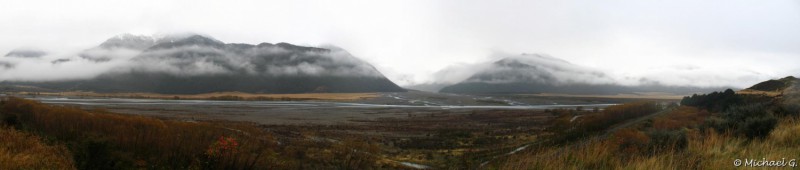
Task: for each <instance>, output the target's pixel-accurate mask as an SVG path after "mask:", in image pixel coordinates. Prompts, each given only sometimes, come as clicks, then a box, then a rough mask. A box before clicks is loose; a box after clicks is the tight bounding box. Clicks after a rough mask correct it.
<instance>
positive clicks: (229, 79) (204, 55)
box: [13, 35, 405, 94]
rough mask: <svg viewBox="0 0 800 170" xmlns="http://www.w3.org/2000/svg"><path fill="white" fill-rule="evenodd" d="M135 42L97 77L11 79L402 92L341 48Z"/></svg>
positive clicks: (158, 87)
mask: <svg viewBox="0 0 800 170" xmlns="http://www.w3.org/2000/svg"><path fill="white" fill-rule="evenodd" d="M139 40H142V39H139V38H134V41H132V42H134V45H130V44H126V43H114V44H115V46H112V47H110V48H115V49H119V48H123V50H125V51H134V52H136V53H137V55H135V57H132V58H131V59H130V60H129V61H128V63H127V64H125V65H122V66H120V67H116V68H114V69H111V70H110V71H108V72H106V73H103V74H101V75H99V76H97V77H95V78H92V79H88V80H68V81H48V82H13V83H14V84H19V85H30V86H37V87H42V88H48V89H54V90H60V91H77V90H80V91H95V92H152V93H164V94H197V93H210V92H223V91H240V92H249V93H308V92H334V93H343V92H401V91H405V90H404V89H402V88H400V87H399V86H397V85H396V84H394V83H393V82H391V81H390V80H389V79H387V78H385V77H384V76H383V75H382V74H381V73H380V72H378V71H377V69H375V68H374V67H373V66H371V65H370V64H369V63H366V62H364V61H361V60H359V59H357V58H355V57H353V56H352V55H350V54H349V53H347V52H345V51H343V50H339V49H335V50H331V49H323V48H314V47H303V46H296V45H292V44H288V43H278V44H269V43H261V44H258V45H251V44H226V43H224V42H222V41H219V40H216V39H213V38H210V37H206V36H201V35H188V36H182V37H166V38H163V39H160V40H157V41H154V42H155V43H154V44H153V45H151V46H150V47H148V48H143V49H141V51H136V50H137V49H132V48H134V47H140V46H138V45H140V44H141V43H140V42H145V43H146V42H148V41H139ZM108 42H109V41H107V42H106V43H103V44H108ZM98 48H100V49H102V48H107V47H106V46H104V45H101V46H100V47H98ZM116 51H119V50H116ZM104 54H109V53H104ZM110 54H113V53H110ZM112 57H113V56H112Z"/></svg>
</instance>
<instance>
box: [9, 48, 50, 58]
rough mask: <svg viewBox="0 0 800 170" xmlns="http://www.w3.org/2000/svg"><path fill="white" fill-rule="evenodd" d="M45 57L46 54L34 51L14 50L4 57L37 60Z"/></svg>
mask: <svg viewBox="0 0 800 170" xmlns="http://www.w3.org/2000/svg"><path fill="white" fill-rule="evenodd" d="M44 55H47V52H44V51H42V50H36V49H14V50H11V52H8V54H6V55H5V56H6V57H20V58H39V57H42V56H44Z"/></svg>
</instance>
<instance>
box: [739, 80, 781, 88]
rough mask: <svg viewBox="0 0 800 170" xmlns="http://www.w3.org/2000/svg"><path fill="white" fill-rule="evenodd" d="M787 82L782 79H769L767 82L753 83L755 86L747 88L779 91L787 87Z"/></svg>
mask: <svg viewBox="0 0 800 170" xmlns="http://www.w3.org/2000/svg"><path fill="white" fill-rule="evenodd" d="M786 86H787V83H786V82H783V81H780V80H768V81H765V82H761V83H758V84H756V85H753V87H750V88H747V89H752V90H761V91H777V90H782V89H784V88H786Z"/></svg>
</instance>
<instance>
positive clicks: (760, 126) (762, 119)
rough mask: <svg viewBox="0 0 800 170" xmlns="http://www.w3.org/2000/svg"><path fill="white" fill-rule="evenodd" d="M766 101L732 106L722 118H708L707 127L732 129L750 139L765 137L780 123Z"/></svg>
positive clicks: (724, 129) (731, 130)
mask: <svg viewBox="0 0 800 170" xmlns="http://www.w3.org/2000/svg"><path fill="white" fill-rule="evenodd" d="M769 109H770V107H769V105H768V104H765V103H757V104H747V105H741V106H735V107H731V109H729V110H728V111H726V112H725V113H724V114H723V115H722V117H721V119H708V120H706V125H705V126H706V127H711V128H714V129H716V130H717V131H720V132H724V131H730V132H733V133H734V134H737V135H743V136H746V137H748V138H750V139H755V138H764V137H767V136H768V135H769V133H770V132H771V131H772V129H774V128H775V126H776V125H777V124H778V118H777V117H775V115H774V114H773V113H772V112H771V111H770V110H769Z"/></svg>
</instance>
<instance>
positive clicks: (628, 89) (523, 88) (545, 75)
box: [440, 54, 724, 94]
mask: <svg viewBox="0 0 800 170" xmlns="http://www.w3.org/2000/svg"><path fill="white" fill-rule="evenodd" d="M719 89H724V88H721V87H720V88H702V87H691V86H664V85H659V84H658V83H649V84H643V85H638V86H623V85H619V84H617V83H616V82H615V80H614V79H612V78H611V77H609V76H607V75H606V74H605V73H603V72H601V71H598V70H593V69H590V68H586V67H582V66H578V65H575V64H572V63H569V62H567V61H564V60H561V59H557V58H553V57H549V56H543V55H537V54H533V55H526V54H523V55H521V56H514V57H508V58H504V59H501V60H498V61H495V62H493V63H491V65H490V66H489V67H487V68H485V69H483V70H481V71H478V72H477V73H475V74H473V75H472V76H470V77H469V78H467V79H466V80H464V81H462V82H460V83H457V84H454V85H451V86H447V87H444V88H442V89H441V90H440V92H444V93H475V94H479V93H561V94H620V93H642V92H662V93H672V94H691V93H697V92H707V91H713V90H719Z"/></svg>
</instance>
